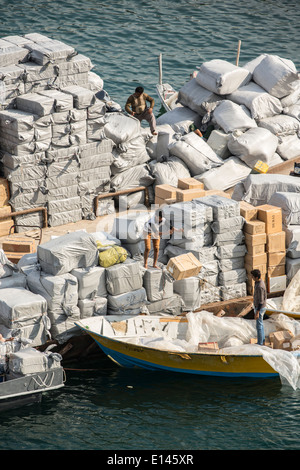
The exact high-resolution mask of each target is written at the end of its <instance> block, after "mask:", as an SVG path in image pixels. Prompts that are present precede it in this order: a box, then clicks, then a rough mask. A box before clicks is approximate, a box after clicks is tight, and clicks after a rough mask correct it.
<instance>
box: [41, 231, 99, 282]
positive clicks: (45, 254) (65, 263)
mask: <svg viewBox="0 0 300 470" xmlns="http://www.w3.org/2000/svg"><path fill="white" fill-rule="evenodd" d="M37 255H38V261H39V263H40V265H41V267H42V270H43V271H45V272H47V273H49V274H53V275H54V276H56V275H58V274H65V273H68V272H70V271H72V269H75V268H88V267H90V266H97V264H98V250H97V244H96V242H95V239H94V238H93V236H92V235H90V234H88V233H86V232H84V231H82V230H79V231H77V232H73V233H69V234H67V235H63V236H61V237H57V238H55V239H53V240H50V241H48V242H46V243H43V244H42V245H39V246H38V248H37Z"/></svg>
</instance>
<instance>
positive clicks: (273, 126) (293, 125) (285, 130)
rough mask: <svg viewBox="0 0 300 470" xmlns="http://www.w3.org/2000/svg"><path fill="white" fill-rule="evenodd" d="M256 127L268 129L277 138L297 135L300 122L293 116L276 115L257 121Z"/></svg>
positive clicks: (299, 130) (299, 129)
mask: <svg viewBox="0 0 300 470" xmlns="http://www.w3.org/2000/svg"><path fill="white" fill-rule="evenodd" d="M258 126H259V127H263V128H264V129H268V130H269V131H270V132H272V134H274V135H276V136H277V137H285V136H288V135H294V134H299V132H300V122H299V120H298V119H297V118H295V117H293V116H288V115H287V114H277V115H276V116H271V117H267V118H264V119H261V120H260V121H258Z"/></svg>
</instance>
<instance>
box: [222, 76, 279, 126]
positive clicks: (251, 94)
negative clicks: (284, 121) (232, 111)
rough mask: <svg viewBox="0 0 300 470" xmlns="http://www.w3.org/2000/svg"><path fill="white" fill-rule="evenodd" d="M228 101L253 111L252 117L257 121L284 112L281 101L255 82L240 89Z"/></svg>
mask: <svg viewBox="0 0 300 470" xmlns="http://www.w3.org/2000/svg"><path fill="white" fill-rule="evenodd" d="M227 99H229V100H231V101H233V102H234V103H236V104H243V105H245V106H246V107H247V108H248V109H249V110H250V111H251V117H252V118H253V119H256V120H257V119H258V120H259V119H264V118H266V117H270V116H275V115H276V114H280V113H281V112H282V104H281V102H280V100H279V99H278V98H276V97H275V96H272V95H270V94H269V93H267V92H266V90H264V89H263V88H262V87H260V86H259V85H257V84H256V83H254V82H250V83H248V85H245V86H242V87H240V88H238V89H237V90H236V91H234V92H233V93H231V94H230V95H229V96H228V97H227Z"/></svg>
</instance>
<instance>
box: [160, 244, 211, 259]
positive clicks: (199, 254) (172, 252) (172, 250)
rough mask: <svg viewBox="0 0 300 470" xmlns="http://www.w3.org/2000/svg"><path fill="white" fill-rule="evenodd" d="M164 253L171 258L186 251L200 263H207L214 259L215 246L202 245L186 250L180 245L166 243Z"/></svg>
mask: <svg viewBox="0 0 300 470" xmlns="http://www.w3.org/2000/svg"><path fill="white" fill-rule="evenodd" d="M164 253H165V254H166V255H167V256H168V258H169V259H170V258H173V257H174V256H179V255H184V254H187V253H192V254H193V255H194V256H195V257H196V258H197V259H198V260H199V261H200V262H201V263H202V264H203V263H209V262H210V261H214V260H215V259H216V254H217V247H216V246H204V247H202V248H199V249H198V250H197V251H193V250H186V249H184V248H181V247H180V246H175V245H172V244H171V243H168V244H167V246H166V248H165V251H164Z"/></svg>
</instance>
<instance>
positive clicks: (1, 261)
mask: <svg viewBox="0 0 300 470" xmlns="http://www.w3.org/2000/svg"><path fill="white" fill-rule="evenodd" d="M16 271H18V268H17V267H16V265H15V264H14V263H12V262H11V261H9V260H8V259H7V256H6V254H5V253H4V251H3V250H2V249H0V279H3V278H5V277H8V276H12V274H13V273H14V272H16Z"/></svg>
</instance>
